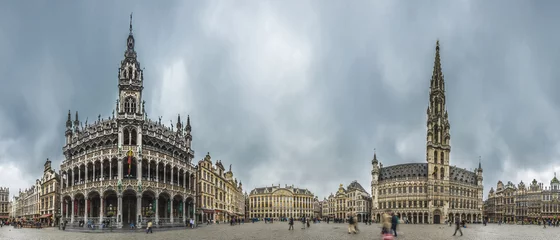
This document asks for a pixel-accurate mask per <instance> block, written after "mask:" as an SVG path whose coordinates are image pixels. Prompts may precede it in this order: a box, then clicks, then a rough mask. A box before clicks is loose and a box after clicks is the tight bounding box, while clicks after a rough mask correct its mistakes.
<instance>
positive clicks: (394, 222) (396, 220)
mask: <svg viewBox="0 0 560 240" xmlns="http://www.w3.org/2000/svg"><path fill="white" fill-rule="evenodd" d="M392 215H393V217H392V218H391V230H393V235H394V236H395V237H396V236H397V224H398V223H399V218H397V215H395V213H393V214H392Z"/></svg>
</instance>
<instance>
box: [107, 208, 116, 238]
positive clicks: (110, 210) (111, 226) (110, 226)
mask: <svg viewBox="0 0 560 240" xmlns="http://www.w3.org/2000/svg"><path fill="white" fill-rule="evenodd" d="M114 215H115V213H114V212H113V204H112V203H110V204H109V212H107V217H109V228H110V229H111V232H112V231H113V224H112V223H111V218H112V217H113V216H114Z"/></svg>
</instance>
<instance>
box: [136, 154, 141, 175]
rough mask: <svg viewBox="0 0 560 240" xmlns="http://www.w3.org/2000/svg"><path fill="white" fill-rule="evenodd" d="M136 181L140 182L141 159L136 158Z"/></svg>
mask: <svg viewBox="0 0 560 240" xmlns="http://www.w3.org/2000/svg"><path fill="white" fill-rule="evenodd" d="M136 175H137V177H136V179H138V180H142V159H140V158H138V160H137V162H136Z"/></svg>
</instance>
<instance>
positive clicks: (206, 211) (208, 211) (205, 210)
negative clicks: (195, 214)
mask: <svg viewBox="0 0 560 240" xmlns="http://www.w3.org/2000/svg"><path fill="white" fill-rule="evenodd" d="M202 212H204V213H214V210H208V209H202Z"/></svg>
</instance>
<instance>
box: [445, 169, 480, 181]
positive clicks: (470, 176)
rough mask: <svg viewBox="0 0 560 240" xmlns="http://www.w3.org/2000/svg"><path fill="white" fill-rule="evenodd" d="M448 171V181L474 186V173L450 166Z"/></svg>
mask: <svg viewBox="0 0 560 240" xmlns="http://www.w3.org/2000/svg"><path fill="white" fill-rule="evenodd" d="M449 171H451V178H450V179H449V180H451V181H458V182H464V183H469V184H474V185H476V182H477V179H476V178H477V177H476V173H475V172H471V171H469V170H466V169H463V168H458V167H451V166H450V167H449Z"/></svg>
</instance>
